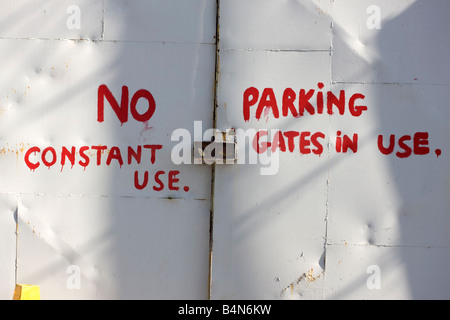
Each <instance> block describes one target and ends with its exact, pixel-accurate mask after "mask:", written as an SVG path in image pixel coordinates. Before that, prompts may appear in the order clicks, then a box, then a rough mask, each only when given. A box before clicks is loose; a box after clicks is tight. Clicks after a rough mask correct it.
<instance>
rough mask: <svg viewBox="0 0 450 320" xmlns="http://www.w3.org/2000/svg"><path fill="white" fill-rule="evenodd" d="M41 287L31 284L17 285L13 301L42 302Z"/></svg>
mask: <svg viewBox="0 0 450 320" xmlns="http://www.w3.org/2000/svg"><path fill="white" fill-rule="evenodd" d="M40 299H41V293H40V289H39V286H33V285H29V284H16V288H15V289H14V296H13V300H40Z"/></svg>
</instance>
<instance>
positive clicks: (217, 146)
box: [194, 129, 237, 164]
mask: <svg viewBox="0 0 450 320" xmlns="http://www.w3.org/2000/svg"><path fill="white" fill-rule="evenodd" d="M236 160H237V148H236V135H235V131H234V129H229V130H227V131H226V132H221V131H219V130H216V132H215V133H214V135H213V136H212V137H211V141H194V163H195V164H203V163H206V164H213V163H216V164H234V163H236Z"/></svg>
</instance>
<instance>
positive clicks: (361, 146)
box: [328, 84, 450, 247]
mask: <svg viewBox="0 0 450 320" xmlns="http://www.w3.org/2000/svg"><path fill="white" fill-rule="evenodd" d="M335 88H336V90H338V89H344V88H345V89H346V90H347V91H348V90H351V91H354V92H361V93H363V94H364V95H366V97H365V99H364V104H365V105H367V108H368V110H367V111H366V112H365V113H363V114H362V115H361V116H360V117H358V118H355V117H345V116H343V117H338V116H336V117H332V120H331V126H330V131H331V134H334V137H335V138H334V139H333V145H332V150H333V151H334V149H335V145H336V143H335V141H336V140H335V139H336V132H337V131H339V130H340V131H342V133H343V134H347V135H349V136H352V135H353V134H354V133H357V134H358V136H359V140H358V151H357V153H353V152H352V151H349V152H348V153H347V154H344V153H337V152H335V151H334V152H333V153H332V155H331V158H330V168H329V172H330V177H329V179H330V192H329V224H328V236H329V241H330V242H332V243H339V244H343V243H344V242H347V243H355V244H376V245H397V246H420V247H421V246H435V247H448V246H449V245H450V237H449V228H450V217H449V215H448V212H449V208H450V204H449V201H448V197H447V193H448V179H449V173H448V170H447V168H448V151H447V150H446V149H447V148H446V146H447V145H448V143H447V141H448V139H449V137H450V131H449V128H448V125H447V124H448V118H449V116H450V114H449V113H450V111H449V109H448V107H447V105H446V101H449V99H450V95H449V92H448V89H447V88H446V87H445V86H418V85H407V84H406V85H339V86H335ZM417 132H423V133H426V134H428V139H427V144H426V145H425V144H423V145H421V147H422V148H423V147H426V148H428V149H429V151H427V153H426V154H423V155H420V154H414V150H416V151H417V147H416V148H414V136H415V134H417ZM392 134H393V135H395V137H396V142H395V143H396V146H395V148H394V150H393V152H392V153H391V154H389V155H384V154H382V153H381V151H380V149H379V147H378V136H379V135H383V136H384V140H383V145H384V146H385V147H387V146H388V145H389V138H390V136H391V135H392ZM404 136H410V137H411V139H410V140H405V144H406V146H407V147H406V148H409V150H410V152H411V155H410V156H409V157H406V158H399V157H398V156H397V155H396V154H397V153H398V152H400V153H405V150H406V149H405V148H404V147H402V146H401V145H399V144H398V141H399V139H401V137H404ZM423 143H425V142H424V141H423ZM436 152H438V153H436ZM350 226H351V227H350Z"/></svg>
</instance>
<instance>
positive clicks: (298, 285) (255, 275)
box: [212, 25, 331, 299]
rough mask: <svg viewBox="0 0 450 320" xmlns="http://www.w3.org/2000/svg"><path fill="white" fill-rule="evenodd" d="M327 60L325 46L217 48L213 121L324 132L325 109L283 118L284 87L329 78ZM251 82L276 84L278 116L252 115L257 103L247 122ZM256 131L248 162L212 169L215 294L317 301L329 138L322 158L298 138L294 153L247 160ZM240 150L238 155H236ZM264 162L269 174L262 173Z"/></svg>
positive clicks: (310, 84)
mask: <svg viewBox="0 0 450 320" xmlns="http://www.w3.org/2000/svg"><path fill="white" fill-rule="evenodd" d="M225 27H226V25H225ZM330 61H331V57H330V55H329V53H328V52H315V53H312V52H272V51H222V52H221V54H220V66H221V70H220V80H219V91H218V92H219V96H218V110H217V115H218V119H217V122H218V124H217V125H218V127H219V128H220V129H221V130H226V129H228V128H230V127H233V128H235V129H241V130H244V131H245V130H251V129H255V130H257V129H267V130H275V129H278V130H281V131H282V132H285V131H297V132H299V133H300V132H304V131H310V132H312V133H315V132H323V133H327V127H328V123H329V119H328V116H327V115H321V116H319V117H316V118H311V117H298V118H295V117H293V116H292V115H290V114H289V116H287V117H283V116H282V110H281V109H282V103H281V101H282V96H283V92H284V90H285V89H286V88H292V89H293V90H295V92H297V94H298V92H299V90H300V89H301V88H317V84H318V83H319V82H325V83H329V75H330V73H329V66H330ZM249 87H255V88H257V89H258V90H259V91H260V95H262V92H263V90H264V89H265V88H272V89H273V91H274V94H275V96H276V98H277V102H278V106H279V109H280V110H279V113H280V117H279V118H278V119H275V118H274V115H273V112H269V113H267V114H263V116H262V117H261V119H260V120H257V119H256V118H255V112H256V108H257V107H256V105H257V104H256V105H255V106H253V107H251V110H250V120H249V121H248V122H246V121H245V120H244V117H243V93H244V91H245V90H246V89H247V88H249ZM249 132H250V131H249ZM272 134H273V132H272V131H271V132H270V135H269V136H270V137H272V138H273V136H272ZM254 136H255V134H253V135H251V134H249V138H250V141H246V142H245V143H244V144H240V145H238V147H240V148H241V149H240V150H245V152H246V153H245V164H244V163H243V164H234V165H225V166H217V167H216V172H215V189H214V190H215V191H214V194H215V198H214V247H213V270H212V298H213V299H253V298H256V299H292V298H293V299H298V298H303V299H306V298H308V299H321V298H322V293H323V290H322V288H323V279H324V277H323V275H324V274H323V267H324V265H323V263H324V256H323V253H324V236H325V234H326V220H325V217H326V214H327V207H326V201H327V199H326V198H327V196H326V189H327V184H326V181H327V163H328V157H327V140H326V139H325V138H324V139H323V140H321V142H322V144H323V153H322V154H321V155H320V156H319V155H317V154H313V153H310V154H301V152H300V146H299V145H300V142H299V137H297V138H296V139H295V143H294V146H295V148H294V150H293V152H292V153H291V152H290V151H289V150H286V152H280V153H279V157H276V156H275V155H273V158H272V162H271V163H270V165H268V164H265V163H262V162H261V161H258V162H257V163H251V162H250V161H251V160H250V157H249V150H250V148H252V147H251V146H252V141H253V138H254ZM287 143H288V142H286V144H287ZM238 144H239V143H238ZM311 149H315V148H313V147H312V144H311ZM243 154H244V152H240V153H239V155H238V158H239V157H240V158H239V159H240V161H241V160H243V158H242V156H243ZM277 159H278V160H277ZM268 167H271V168H272V169H271V170H269V172H270V173H272V175H264V174H262V171H261V169H263V170H266V169H268Z"/></svg>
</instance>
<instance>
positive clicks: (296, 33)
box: [220, 0, 331, 50]
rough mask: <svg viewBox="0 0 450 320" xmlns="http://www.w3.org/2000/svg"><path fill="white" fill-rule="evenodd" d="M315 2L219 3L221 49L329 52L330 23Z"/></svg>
mask: <svg viewBox="0 0 450 320" xmlns="http://www.w3.org/2000/svg"><path fill="white" fill-rule="evenodd" d="M316 2H317V1H314V2H313V1H271V0H246V1H239V0H227V1H221V2H220V26H221V28H220V48H221V49H225V50H226V49H230V48H231V49H275V50H276V49H278V50H329V49H330V45H331V19H330V16H328V15H327V14H325V12H323V11H322V10H321V9H320V7H319V6H318V4H317V5H316Z"/></svg>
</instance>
